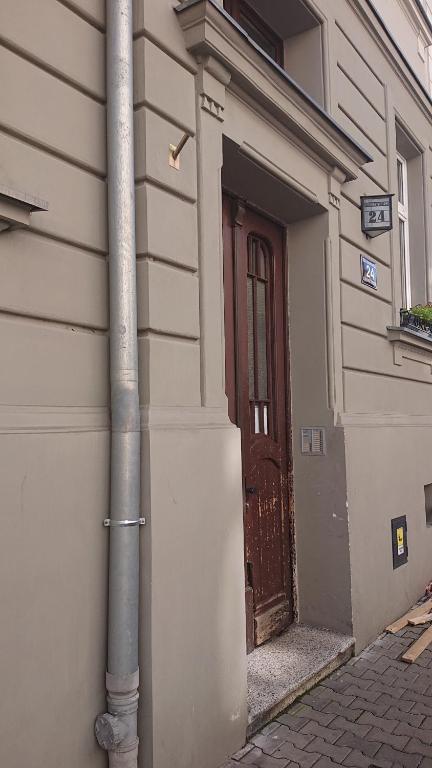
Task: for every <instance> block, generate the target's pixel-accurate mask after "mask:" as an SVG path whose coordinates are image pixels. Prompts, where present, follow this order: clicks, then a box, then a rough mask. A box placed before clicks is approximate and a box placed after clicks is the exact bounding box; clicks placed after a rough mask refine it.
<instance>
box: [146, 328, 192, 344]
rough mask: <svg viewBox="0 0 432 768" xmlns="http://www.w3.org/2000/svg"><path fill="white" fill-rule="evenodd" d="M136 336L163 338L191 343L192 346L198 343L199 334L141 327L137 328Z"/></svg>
mask: <svg viewBox="0 0 432 768" xmlns="http://www.w3.org/2000/svg"><path fill="white" fill-rule="evenodd" d="M138 338H140V339H151V338H158V339H165V340H166V341H179V342H182V343H185V344H192V345H194V346H196V345H198V344H199V336H195V335H192V334H191V335H188V334H184V333H176V331H159V330H157V329H155V328H145V329H144V328H142V329H139V330H138Z"/></svg>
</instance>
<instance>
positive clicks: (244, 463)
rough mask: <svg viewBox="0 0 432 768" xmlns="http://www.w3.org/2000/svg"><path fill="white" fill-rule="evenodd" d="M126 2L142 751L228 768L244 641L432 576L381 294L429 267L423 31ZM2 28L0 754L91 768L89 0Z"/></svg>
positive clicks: (413, 292)
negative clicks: (130, 26)
mask: <svg viewBox="0 0 432 768" xmlns="http://www.w3.org/2000/svg"><path fill="white" fill-rule="evenodd" d="M426 5H427V4H426ZM396 6H397V8H396ZM422 7H423V6H422ZM389 8H390V11H389V15H387V16H386V13H387V12H388V9H389ZM395 9H396V10H395ZM133 12H134V101H135V178H136V190H135V192H136V241H137V284H138V330H137V333H138V344H139V354H140V369H139V377H140V406H141V439H142V461H141V464H142V468H141V483H142V513H143V516H145V518H146V526H145V527H143V528H142V530H141V533H140V537H141V598H140V611H141V629H140V671H141V689H140V710H139V712H140V720H139V736H140V757H139V764H140V766H143V768H170V767H171V766H173V765H175V766H176V768H217V766H218V765H219V764H220V763H221V762H222V761H223V760H224V758H225V757H226V756H228V755H229V754H230V753H232V752H234V751H235V750H236V749H238V748H239V747H241V746H242V744H243V743H244V741H245V738H246V729H247V723H248V713H247V705H246V696H247V693H246V691H247V651H250V650H251V649H253V648H254V647H257V646H261V645H262V644H263V643H265V642H267V641H270V642H271V640H272V638H274V637H276V636H278V635H279V634H280V633H281V632H282V631H284V630H285V629H287V628H288V627H289V626H290V625H292V624H293V623H297V622H300V623H302V624H304V625H307V626H311V627H324V628H327V629H329V630H333V631H335V632H338V633H340V634H341V635H344V636H346V637H348V638H355V642H356V648H357V649H358V650H359V649H362V648H364V647H365V646H366V645H367V644H368V642H369V641H371V640H372V639H373V638H374V637H376V635H377V634H378V633H379V632H380V631H381V630H382V629H383V627H385V626H386V624H387V623H389V621H390V620H392V619H394V618H395V617H397V616H398V615H400V613H401V612H403V611H404V610H406V609H407V608H408V607H409V605H410V604H411V603H412V602H413V601H414V600H415V599H416V598H417V597H418V596H419V595H420V594H421V592H422V591H423V589H424V586H425V584H426V583H427V582H428V581H430V578H431V572H430V565H429V564H430V561H431V548H432V527H431V526H432V465H431V459H430V457H431V455H432V379H431V373H432V341H431V340H430V338H428V335H427V333H425V332H422V331H420V332H419V331H415V330H413V329H412V328H401V327H400V309H401V308H407V309H408V308H410V307H413V306H415V305H418V304H422V305H423V304H425V303H427V302H428V300H429V299H430V296H431V288H432V275H431V257H430V247H431V235H432V232H431V203H432V182H431V179H432V132H431V118H432V102H431V98H430V56H429V47H428V46H429V45H430V43H431V42H432V37H431V28H430V26H429V25H428V23H427V13H428V11H427V8H426V10H424V13H422V12H421V10H420V5H419V4H418V3H416V2H406V3H402V2H401V3H400V6H399V2H396V0H394V2H393V0H392V2H391V3H387V4H386V3H384V2H379V1H378V0H376V2H375V3H374V2H372V0H340V2H338V3H334V2H332V1H331V0H274V1H273V2H272V3H266V2H264V0H247V2H246V0H245V2H243V0H230V1H228V0H226V2H225V3H223V2H222V1H220V2H219V0H185V2H182V3H176V2H174V0H134V8H133ZM399 12H400V14H402V15H403V18H406V19H409V24H410V29H411V30H412V40H413V41H415V42H414V43H413V44H411V43H412V40H411V38H410V37H409V35H408V33H407V34H406V35H405V34H404V33H402V32H401V30H402V26H403V25H402V21H401V19H402V16H399ZM0 22H1V24H0V30H1V32H0V57H1V72H2V77H1V78H0V91H1V100H0V104H1V107H0V224H2V227H1V229H2V230H3V231H2V232H0V277H1V279H0V311H1V314H0V338H1V349H2V351H3V360H2V366H1V375H0V451H1V462H0V466H1V487H2V500H3V516H2V517H3V535H2V537H1V543H0V547H1V556H0V575H1V578H0V585H1V587H0V589H1V605H2V630H1V633H0V637H1V650H2V653H1V655H0V658H1V672H2V674H1V679H2V690H3V694H4V695H3V696H2V704H1V706H0V711H1V714H2V718H1V722H2V723H3V729H2V739H1V740H0V764H1V765H5V766H8V768H22V766H24V765H32V766H34V768H42V766H43V768H54V766H58V765H62V766H65V768H69V767H70V768H76V766H80V768H98V767H99V766H103V765H105V764H106V761H107V758H106V755H105V753H104V752H103V751H102V750H101V749H100V748H99V747H98V745H97V742H96V740H95V737H94V732H93V724H94V720H95V717H96V716H97V715H98V714H99V713H100V712H102V711H103V710H104V708H105V703H104V699H105V683H104V672H105V666H106V624H107V609H106V605H107V585H108V576H107V569H108V545H109V532H108V531H107V530H106V529H104V527H103V521H104V519H105V518H106V517H107V515H108V514H109V511H108V510H109V464H110V450H109V446H110V410H109V334H108V323H109V321H108V318H109V295H108V294H109V291H108V265H109V257H108V253H109V248H108V235H107V230H108V227H107V218H108V210H107V202H106V200H107V198H106V175H107V164H106V110H105V106H106V82H105V80H106V77H105V35H106V17H105V3H104V2H103V0H68V2H66V0H64V2H63V1H62V2H60V0H38V3H34V2H32V0H20V2H16V0H2V3H1V7H0ZM404 23H405V22H404ZM407 24H408V21H407ZM416 24H417V27H416V26H415V25H416ZM416 29H417V32H416V31H415V30H416ZM419 40H421V45H423V43H424V45H423V49H422V52H420V53H419V51H420V48H419V45H420V43H419ZM404 44H406V45H404ZM416 57H417V58H416ZM186 139H187V140H186ZM184 141H186V143H184ZM180 142H182V144H184V146H183V148H182V149H181V151H180V152H179V154H178V156H176V157H175V155H176V151H175V148H177V147H179V144H180ZM384 195H392V197H391V210H392V218H393V228H392V229H391V230H390V231H387V232H384V233H383V234H380V236H379V237H368V236H367V235H366V234H365V233H364V232H363V231H362V220H361V199H362V197H364V196H384ZM9 225H12V226H9ZM362 270H363V271H362ZM362 278H363V281H362ZM375 280H376V285H375ZM400 518H405V519H404V520H400ZM392 523H393V525H392ZM405 525H406V528H405ZM400 528H402V531H403V533H402V538H401V539H400V540H399V548H400V549H399V553H398V551H397V550H398V541H397V539H396V554H395V553H394V547H393V548H392V544H393V542H392V532H394V531H396V530H397V529H399V530H400ZM407 554H408V558H406V555H407ZM398 557H399V559H400V558H402V560H404V561H405V560H406V562H403V563H402V564H400V562H399V561H398ZM396 566H400V567H396ZM24 722H25V728H23V723H24Z"/></svg>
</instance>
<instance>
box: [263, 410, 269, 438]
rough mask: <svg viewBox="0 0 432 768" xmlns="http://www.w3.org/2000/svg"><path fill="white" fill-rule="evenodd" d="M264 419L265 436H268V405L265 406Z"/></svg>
mask: <svg viewBox="0 0 432 768" xmlns="http://www.w3.org/2000/svg"><path fill="white" fill-rule="evenodd" d="M263 419H264V434H265V435H268V405H265V406H264V409H263Z"/></svg>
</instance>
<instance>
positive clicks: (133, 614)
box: [95, 0, 143, 768]
mask: <svg viewBox="0 0 432 768" xmlns="http://www.w3.org/2000/svg"><path fill="white" fill-rule="evenodd" d="M106 7H107V136H108V227H109V285H110V379H111V499H110V519H109V520H106V521H105V523H106V525H109V531H110V552H109V598H108V600H109V603H108V662H107V674H106V688H107V709H108V711H107V713H106V714H104V715H99V717H98V718H97V719H96V724H95V731H96V736H97V739H98V742H99V744H100V746H101V747H102V748H103V749H106V750H107V751H108V753H109V765H110V768H119V767H120V766H121V767H122V768H137V760H138V731H137V714H138V684H139V670H138V609H139V606H138V599H139V525H140V523H142V522H143V521H142V520H140V412H139V394H138V341H137V288H136V249H135V184H134V134H133V59H132V0H107V5H106Z"/></svg>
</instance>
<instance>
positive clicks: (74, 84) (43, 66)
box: [0, 35, 106, 106]
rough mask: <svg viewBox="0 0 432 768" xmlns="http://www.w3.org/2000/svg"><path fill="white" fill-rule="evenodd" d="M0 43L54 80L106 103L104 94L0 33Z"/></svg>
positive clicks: (93, 99) (100, 102)
mask: <svg viewBox="0 0 432 768" xmlns="http://www.w3.org/2000/svg"><path fill="white" fill-rule="evenodd" d="M0 45H1V46H2V47H3V48H6V50H8V51H10V52H11V53H14V54H15V55H16V56H19V57H20V58H21V59H23V61H27V62H28V63H29V64H31V65H32V66H34V67H37V69H40V70H41V71H42V72H45V73H46V74H47V75H50V76H51V77H54V78H55V79H56V80H59V81H60V82H62V83H64V84H65V85H67V86H68V87H69V88H73V89H74V90H75V91H78V93H80V94H81V95H82V96H86V97H87V98H88V99H91V100H92V101H95V102H96V103H97V104H99V105H101V106H105V105H106V98H105V96H100V95H99V94H97V93H96V92H95V91H92V90H90V89H89V88H86V86H85V85H83V84H82V83H81V82H79V80H74V78H72V77H68V76H67V75H65V74H64V73H63V72H61V71H60V70H59V69H56V67H52V66H50V65H49V64H47V63H46V61H44V60H43V59H39V58H37V57H36V56H33V55H32V54H31V53H29V52H28V51H27V50H25V49H24V48H21V47H20V46H18V45H16V44H15V43H13V42H11V41H10V40H8V39H7V38H5V37H2V36H1V35H0Z"/></svg>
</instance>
